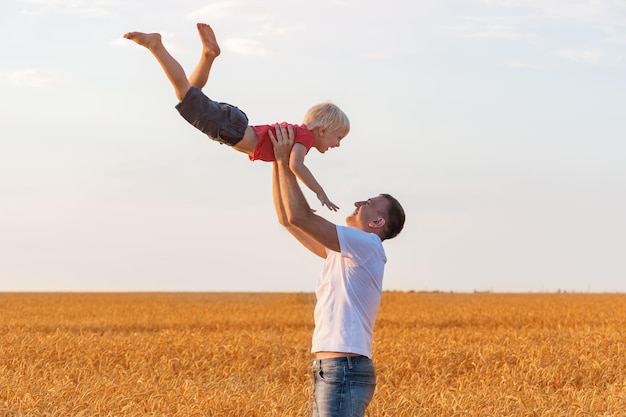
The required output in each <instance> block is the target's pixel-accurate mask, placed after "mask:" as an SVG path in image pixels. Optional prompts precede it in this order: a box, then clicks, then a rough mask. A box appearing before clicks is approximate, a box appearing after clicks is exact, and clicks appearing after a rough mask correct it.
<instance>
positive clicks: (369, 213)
mask: <svg viewBox="0 0 626 417" xmlns="http://www.w3.org/2000/svg"><path fill="white" fill-rule="evenodd" d="M388 204H389V202H388V201H387V199H386V198H385V197H383V196H380V195H379V196H377V197H372V198H370V199H368V200H366V201H357V202H355V203H354V207H356V208H355V210H354V212H353V213H352V214H351V215H349V216H348V217H346V224H347V225H348V226H351V227H356V228H359V229H361V230H368V228H369V224H370V223H371V222H372V221H374V220H376V219H379V218H381V217H384V216H385V213H386V212H387V205H388Z"/></svg>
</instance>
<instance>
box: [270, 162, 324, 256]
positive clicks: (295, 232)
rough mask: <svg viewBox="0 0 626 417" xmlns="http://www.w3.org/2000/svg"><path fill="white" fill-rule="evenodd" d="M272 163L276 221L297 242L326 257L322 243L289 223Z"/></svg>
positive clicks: (274, 165) (276, 166) (275, 167)
mask: <svg viewBox="0 0 626 417" xmlns="http://www.w3.org/2000/svg"><path fill="white" fill-rule="evenodd" d="M272 165H273V169H272V191H273V196H274V207H275V208H276V215H277V216H278V222H279V223H280V224H281V225H283V226H285V228H286V229H287V231H288V232H289V233H291V234H292V236H293V237H295V238H296V240H298V242H300V243H302V245H303V246H304V247H305V248H307V249H308V250H310V251H311V252H313V253H314V254H316V255H318V256H320V257H322V258H326V248H325V247H324V246H323V245H321V244H320V243H318V242H316V241H315V240H313V238H311V237H310V236H309V235H307V234H306V233H304V232H303V231H302V230H300V229H298V228H297V227H295V226H293V225H291V224H289V220H288V218H287V212H286V211H285V206H284V204H283V201H282V199H283V197H282V194H281V192H280V181H279V178H278V164H277V163H276V162H274V163H273V164H272Z"/></svg>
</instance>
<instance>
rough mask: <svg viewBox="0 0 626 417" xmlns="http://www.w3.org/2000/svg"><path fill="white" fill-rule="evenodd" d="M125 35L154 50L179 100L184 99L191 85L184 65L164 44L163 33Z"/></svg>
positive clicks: (151, 50) (153, 53)
mask: <svg viewBox="0 0 626 417" xmlns="http://www.w3.org/2000/svg"><path fill="white" fill-rule="evenodd" d="M124 37H125V38H126V39H130V40H131V41H134V42H136V43H137V44H139V45H141V46H144V47H146V48H147V49H148V50H149V51H150V52H152V55H154V57H155V58H156V59H157V61H158V62H159V64H161V68H163V71H164V72H165V75H167V78H168V79H169V80H170V82H171V83H172V86H173V87H174V92H175V93H176V97H178V100H179V101H182V100H183V97H185V94H187V91H188V90H189V87H190V86H191V85H190V83H189V80H188V79H187V75H186V74H185V70H183V67H182V66H181V65H180V64H179V63H178V61H176V60H175V59H174V57H173V56H172V55H170V53H169V52H168V51H167V49H165V46H163V42H161V35H160V34H158V33H142V32H129V33H127V34H125V35H124Z"/></svg>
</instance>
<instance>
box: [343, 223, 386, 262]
mask: <svg viewBox="0 0 626 417" xmlns="http://www.w3.org/2000/svg"><path fill="white" fill-rule="evenodd" d="M337 237H338V238H339V247H340V249H341V256H343V257H346V258H351V259H354V260H355V261H365V260H367V259H369V258H370V257H371V256H372V255H373V254H376V253H380V251H381V250H382V244H381V241H380V238H379V237H378V236H376V235H375V234H373V233H367V232H364V231H362V230H359V229H357V228H355V227H347V226H337Z"/></svg>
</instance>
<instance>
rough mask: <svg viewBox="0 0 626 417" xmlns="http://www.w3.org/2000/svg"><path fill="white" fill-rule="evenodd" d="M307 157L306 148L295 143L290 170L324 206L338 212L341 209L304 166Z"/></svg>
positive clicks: (292, 149)
mask: <svg viewBox="0 0 626 417" xmlns="http://www.w3.org/2000/svg"><path fill="white" fill-rule="evenodd" d="M305 156H306V147H305V146H304V145H302V144H301V143H295V144H294V145H293V148H291V154H290V155H289V168H290V169H291V171H292V172H293V173H294V174H295V175H296V177H298V179H300V181H302V183H303V184H304V185H306V186H307V188H308V189H309V190H311V191H313V192H314V193H315V195H316V196H317V198H318V199H319V200H320V202H321V203H322V205H323V206H326V207H328V208H329V209H331V210H333V211H337V209H339V207H337V205H336V204H335V203H333V202H332V201H330V200H329V199H328V196H327V195H326V193H325V192H324V189H323V188H322V186H321V185H320V184H319V182H317V180H316V179H315V177H314V176H313V174H312V173H311V171H310V170H309V168H307V166H306V165H304V157H305Z"/></svg>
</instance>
